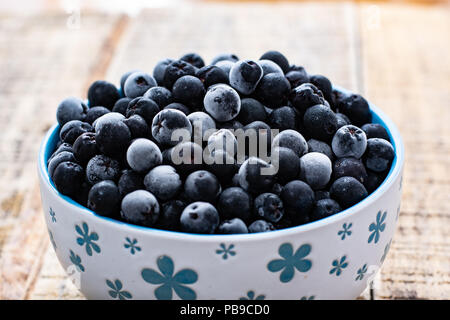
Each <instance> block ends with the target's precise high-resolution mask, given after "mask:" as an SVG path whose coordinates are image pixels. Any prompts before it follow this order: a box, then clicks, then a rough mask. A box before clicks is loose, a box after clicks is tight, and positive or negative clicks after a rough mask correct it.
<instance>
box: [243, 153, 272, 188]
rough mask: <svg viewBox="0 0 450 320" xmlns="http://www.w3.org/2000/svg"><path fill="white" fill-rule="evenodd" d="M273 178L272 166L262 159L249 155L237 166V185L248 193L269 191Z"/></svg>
mask: <svg viewBox="0 0 450 320" xmlns="http://www.w3.org/2000/svg"><path fill="white" fill-rule="evenodd" d="M274 180H275V178H274V175H273V166H272V165H269V164H268V163H267V162H266V161H264V160H262V159H259V158H256V157H250V158H248V159H247V160H245V162H244V163H243V164H242V165H241V167H240V168H239V185H240V187H241V188H242V189H244V190H246V191H248V192H250V193H255V194H259V193H262V192H268V191H270V189H271V188H272V185H273V184H274Z"/></svg>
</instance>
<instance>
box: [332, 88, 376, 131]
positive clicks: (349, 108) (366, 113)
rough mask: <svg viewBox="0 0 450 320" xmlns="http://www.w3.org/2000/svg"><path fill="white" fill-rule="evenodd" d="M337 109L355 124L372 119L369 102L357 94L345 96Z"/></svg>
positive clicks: (360, 124)
mask: <svg viewBox="0 0 450 320" xmlns="http://www.w3.org/2000/svg"><path fill="white" fill-rule="evenodd" d="M338 109H339V112H342V113H343V114H345V115H346V116H347V117H348V118H349V119H350V121H351V122H352V124H354V125H355V126H362V125H363V124H365V123H369V122H371V121H372V114H371V113H370V108H369V104H368V103H367V101H366V99H364V98H363V97H361V96H360V95H359V94H352V95H349V96H347V97H345V98H344V99H343V100H342V101H340V103H339V104H338Z"/></svg>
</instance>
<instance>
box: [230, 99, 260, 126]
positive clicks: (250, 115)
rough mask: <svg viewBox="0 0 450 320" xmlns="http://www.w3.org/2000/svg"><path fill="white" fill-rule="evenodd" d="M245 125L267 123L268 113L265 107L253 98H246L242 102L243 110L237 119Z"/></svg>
mask: <svg viewBox="0 0 450 320" xmlns="http://www.w3.org/2000/svg"><path fill="white" fill-rule="evenodd" d="M236 119H237V120H238V121H239V122H240V123H242V124H243V125H247V124H249V123H251V122H253V121H266V119H267V112H266V109H265V108H264V105H263V104H262V103H261V102H259V101H258V100H255V99H253V98H244V99H242V100H241V110H240V111H239V114H238V116H237V118H236Z"/></svg>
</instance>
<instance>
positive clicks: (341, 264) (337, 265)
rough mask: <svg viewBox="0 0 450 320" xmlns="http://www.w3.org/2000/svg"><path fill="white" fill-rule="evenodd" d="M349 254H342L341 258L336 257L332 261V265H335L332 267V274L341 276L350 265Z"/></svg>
mask: <svg viewBox="0 0 450 320" xmlns="http://www.w3.org/2000/svg"><path fill="white" fill-rule="evenodd" d="M346 259H347V256H342V257H341V259H340V260H339V259H336V260H333V262H332V263H331V265H332V266H333V268H331V270H330V274H334V273H335V274H336V276H338V277H339V276H340V275H341V273H342V271H343V270H344V269H345V268H347V266H348V262H346Z"/></svg>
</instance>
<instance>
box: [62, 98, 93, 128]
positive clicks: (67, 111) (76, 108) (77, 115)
mask: <svg viewBox="0 0 450 320" xmlns="http://www.w3.org/2000/svg"><path fill="white" fill-rule="evenodd" d="M87 110H88V108H87V106H86V105H85V104H84V102H83V101H82V100H81V99H78V98H72V97H71V98H67V99H64V100H63V101H61V103H60V104H59V105H58V108H57V109H56V119H57V120H58V123H59V125H60V126H61V127H62V126H63V125H65V124H66V123H67V122H69V121H72V120H80V121H85V119H86V113H87Z"/></svg>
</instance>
